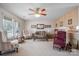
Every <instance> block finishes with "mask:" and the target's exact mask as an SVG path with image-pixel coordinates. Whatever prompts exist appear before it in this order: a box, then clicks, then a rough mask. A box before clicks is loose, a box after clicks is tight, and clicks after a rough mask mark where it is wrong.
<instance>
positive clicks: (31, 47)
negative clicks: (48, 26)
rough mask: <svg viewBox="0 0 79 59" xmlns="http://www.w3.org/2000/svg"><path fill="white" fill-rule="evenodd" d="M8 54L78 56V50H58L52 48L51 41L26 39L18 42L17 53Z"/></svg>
mask: <svg viewBox="0 0 79 59" xmlns="http://www.w3.org/2000/svg"><path fill="white" fill-rule="evenodd" d="M7 55H8V56H76V55H77V56H78V55H79V51H78V50H74V51H73V52H71V53H70V52H67V51H59V50H57V49H53V42H52V41H33V40H26V41H25V43H22V44H20V46H19V52H18V53H15V52H14V53H9V54H7Z"/></svg>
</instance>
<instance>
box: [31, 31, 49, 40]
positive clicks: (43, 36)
mask: <svg viewBox="0 0 79 59" xmlns="http://www.w3.org/2000/svg"><path fill="white" fill-rule="evenodd" d="M32 38H33V39H34V40H36V39H45V40H47V41H48V38H47V33H46V32H45V31H36V32H35V33H33V34H32Z"/></svg>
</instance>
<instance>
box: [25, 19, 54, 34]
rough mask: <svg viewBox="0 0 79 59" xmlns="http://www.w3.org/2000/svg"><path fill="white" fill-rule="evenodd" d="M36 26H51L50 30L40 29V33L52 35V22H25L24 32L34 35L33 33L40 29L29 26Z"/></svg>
mask: <svg viewBox="0 0 79 59" xmlns="http://www.w3.org/2000/svg"><path fill="white" fill-rule="evenodd" d="M37 24H45V25H51V26H52V28H45V29H41V31H49V32H51V33H52V31H53V20H33V21H27V22H26V27H25V29H26V32H29V33H34V32H35V31H39V30H40V29H37V28H31V25H37Z"/></svg>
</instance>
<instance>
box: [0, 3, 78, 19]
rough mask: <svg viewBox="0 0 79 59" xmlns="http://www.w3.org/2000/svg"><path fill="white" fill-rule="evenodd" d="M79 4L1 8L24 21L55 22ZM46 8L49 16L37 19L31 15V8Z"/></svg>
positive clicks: (35, 4)
mask: <svg viewBox="0 0 79 59" xmlns="http://www.w3.org/2000/svg"><path fill="white" fill-rule="evenodd" d="M78 5H79V4H68V3H63V4H59V3H1V4H0V6H1V7H2V8H4V9H5V10H8V11H9V12H11V13H13V14H14V15H16V16H18V17H20V18H22V19H24V20H54V19H57V18H58V17H61V16H63V15H64V14H65V13H66V12H67V11H69V10H70V9H72V8H73V7H75V6H78ZM39 7H40V8H45V9H46V10H47V16H41V17H39V18H36V17H35V16H34V15H29V14H30V13H31V11H29V10H28V9H29V8H39Z"/></svg>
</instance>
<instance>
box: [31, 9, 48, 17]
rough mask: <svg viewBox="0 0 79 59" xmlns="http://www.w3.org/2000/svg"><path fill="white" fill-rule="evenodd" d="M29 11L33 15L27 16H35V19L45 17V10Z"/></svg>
mask: <svg viewBox="0 0 79 59" xmlns="http://www.w3.org/2000/svg"><path fill="white" fill-rule="evenodd" d="M29 10H30V11H32V12H33V13H31V14H29V15H35V16H36V17H40V16H46V15H47V14H46V9H45V8H36V9H31V8H29Z"/></svg>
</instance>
